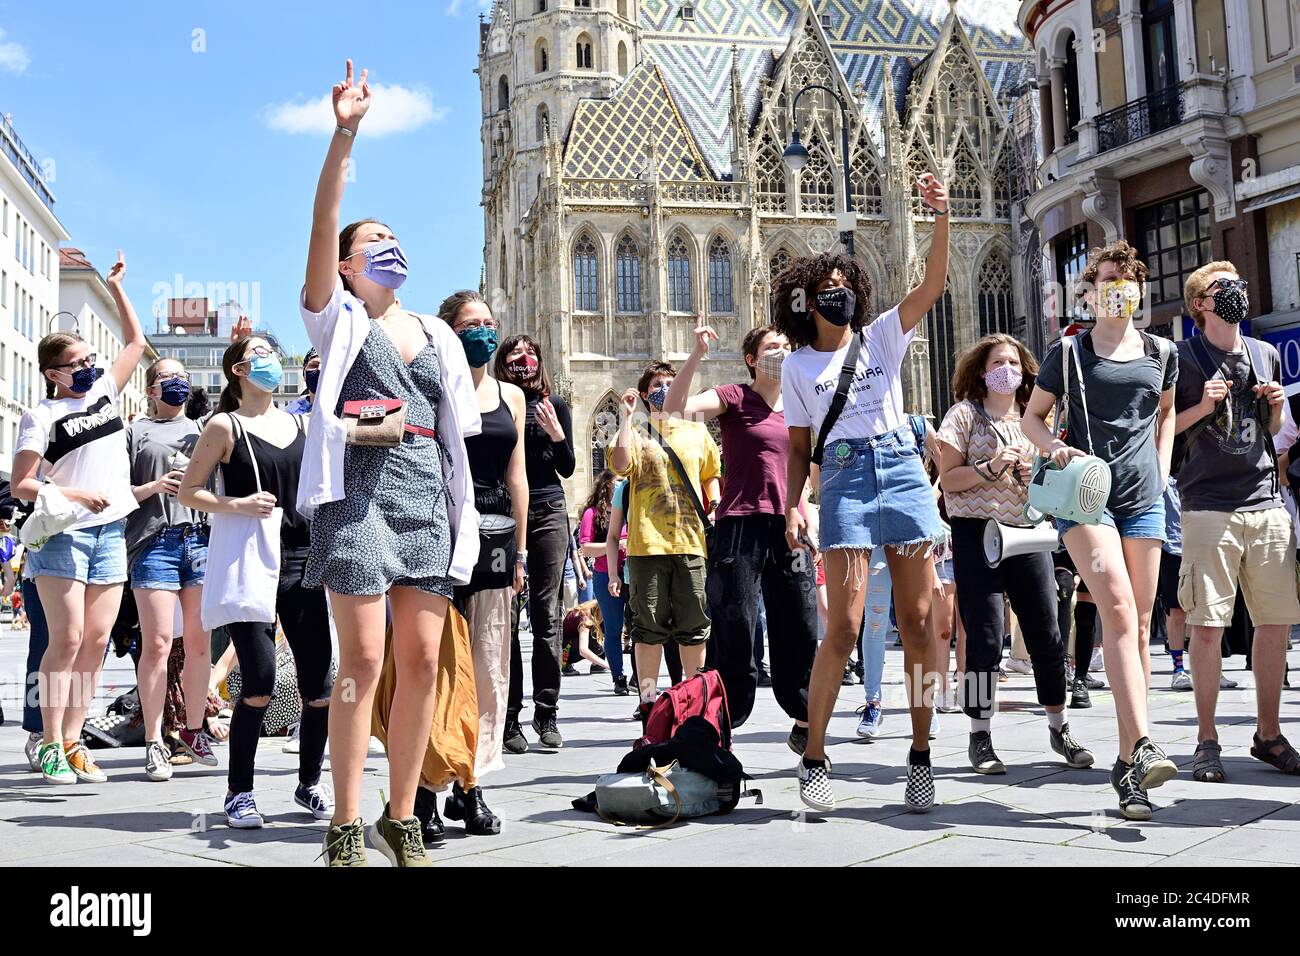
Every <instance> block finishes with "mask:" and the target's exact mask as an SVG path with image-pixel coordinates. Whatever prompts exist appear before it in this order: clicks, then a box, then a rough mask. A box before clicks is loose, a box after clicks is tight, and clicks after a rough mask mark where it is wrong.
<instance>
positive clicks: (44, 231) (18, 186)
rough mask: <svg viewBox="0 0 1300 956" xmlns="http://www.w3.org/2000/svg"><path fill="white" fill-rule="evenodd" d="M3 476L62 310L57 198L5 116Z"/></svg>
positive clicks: (0, 339)
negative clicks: (43, 345) (44, 342)
mask: <svg viewBox="0 0 1300 956" xmlns="http://www.w3.org/2000/svg"><path fill="white" fill-rule="evenodd" d="M0 154H3V155H0V477H3V478H4V479H5V480H8V478H9V474H10V469H11V467H12V463H13V451H14V445H15V444H16V443H17V439H18V421H19V419H20V418H21V417H22V414H23V412H24V411H25V410H26V409H27V408H28V407H29V406H30V405H32V404H33V403H34V402H36V401H39V400H40V398H41V397H42V395H43V391H42V387H41V382H40V375H39V373H38V372H37V368H36V343H37V342H38V341H40V338H41V336H42V335H44V334H45V330H46V328H47V327H48V326H49V324H50V322H51V320H52V319H53V317H54V315H55V314H56V313H57V312H58V311H59V260H58V248H59V243H61V242H64V241H66V240H67V238H68V233H67V231H66V230H64V228H63V226H62V225H61V224H60V223H59V220H58V218H57V217H56V216H55V215H54V194H53V193H52V192H51V191H50V188H49V186H48V184H47V183H46V182H45V179H44V178H43V177H42V175H41V168H40V165H39V163H38V162H37V161H36V158H35V157H34V156H33V155H32V154H31V151H30V150H28V149H27V147H26V146H24V145H23V141H22V140H21V139H19V138H18V133H17V132H16V131H15V129H14V127H13V124H12V123H11V122H10V121H9V119H8V117H3V118H0Z"/></svg>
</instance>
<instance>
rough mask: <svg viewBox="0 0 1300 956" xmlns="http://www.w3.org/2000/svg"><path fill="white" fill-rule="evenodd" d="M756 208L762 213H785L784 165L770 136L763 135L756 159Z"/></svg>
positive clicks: (779, 151)
mask: <svg viewBox="0 0 1300 956" xmlns="http://www.w3.org/2000/svg"><path fill="white" fill-rule="evenodd" d="M756 165H757V173H758V175H757V184H758V188H757V192H758V208H759V209H760V210H761V211H763V212H785V206H786V203H785V163H784V162H783V161H782V159H781V150H779V149H777V147H776V143H775V142H773V140H772V136H771V134H764V136H763V139H762V142H760V143H759V146H758V158H757V163H756Z"/></svg>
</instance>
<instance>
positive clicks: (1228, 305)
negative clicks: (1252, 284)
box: [1214, 288, 1250, 325]
mask: <svg viewBox="0 0 1300 956" xmlns="http://www.w3.org/2000/svg"><path fill="white" fill-rule="evenodd" d="M1249 306H1250V300H1249V299H1247V298H1246V290H1245V289H1235V288H1234V289H1219V290H1217V291H1216V292H1215V293H1214V314H1215V315H1217V316H1218V317H1219V318H1221V319H1223V321H1224V322H1228V323H1230V324H1231V325H1236V324H1237V323H1239V322H1240V321H1241V320H1242V319H1244V318H1245V317H1246V310H1247V308H1249Z"/></svg>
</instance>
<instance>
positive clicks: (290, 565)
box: [226, 549, 334, 793]
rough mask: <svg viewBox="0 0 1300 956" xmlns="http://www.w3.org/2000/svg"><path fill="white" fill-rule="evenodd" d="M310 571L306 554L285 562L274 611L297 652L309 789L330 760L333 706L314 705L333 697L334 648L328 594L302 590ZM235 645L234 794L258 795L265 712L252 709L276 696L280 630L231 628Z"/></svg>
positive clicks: (302, 779) (301, 771) (304, 776)
mask: <svg viewBox="0 0 1300 956" xmlns="http://www.w3.org/2000/svg"><path fill="white" fill-rule="evenodd" d="M306 567H307V551H306V549H303V550H299V551H286V552H284V553H283V554H282V556H281V559H280V586H279V591H278V593H277V594H276V599H275V610H276V614H278V615H279V618H280V626H281V627H283V628H284V636H285V639H286V640H287V641H288V642H289V649H290V650H291V651H293V661H294V667H295V668H296V669H297V671H298V693H299V694H301V695H302V705H303V706H302V724H301V727H300V730H299V734H298V739H299V750H298V781H299V783H302V784H305V785H307V786H310V785H311V784H314V783H317V782H318V781H319V780H320V775H321V764H322V763H323V762H324V760H325V738H326V728H327V725H328V721H329V706H328V705H326V706H324V707H311V706H309V704H310V703H311V701H314V700H321V699H322V698H325V697H328V696H329V694H330V691H331V690H332V688H331V687H330V664H331V663H332V662H333V657H334V648H333V646H332V645H331V643H330V622H329V611H328V609H327V608H326V605H325V592H324V591H323V590H321V589H319V588H317V589H314V590H313V589H309V588H305V587H303V584H302V576H303V572H304V571H305V570H306ZM226 630H227V632H228V633H229V634H230V640H231V642H232V643H233V644H234V645H235V654H236V656H237V657H238V659H239V676H240V679H241V682H242V683H241V686H240V700H239V701H237V702H236V705H235V713H234V716H233V717H232V719H231V722H230V771H229V786H230V792H231V793H243V792H246V791H249V790H252V789H253V765H254V761H255V759H256V757H257V741H258V737H259V736H260V735H261V730H262V715H263V713H265V711H266V707H265V706H262V707H252V706H250V705H249V704H247V703H246V701H247V700H248V698H250V697H273V696H274V695H275V625H274V624H264V623H260V622H248V623H237V624H230V625H227V627H226Z"/></svg>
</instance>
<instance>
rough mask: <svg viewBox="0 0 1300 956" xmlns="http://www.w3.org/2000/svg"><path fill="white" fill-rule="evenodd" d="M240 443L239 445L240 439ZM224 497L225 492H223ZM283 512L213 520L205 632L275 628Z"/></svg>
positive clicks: (252, 458)
mask: <svg viewBox="0 0 1300 956" xmlns="http://www.w3.org/2000/svg"><path fill="white" fill-rule="evenodd" d="M230 421H231V423H232V424H234V425H235V427H236V428H237V429H238V430H239V431H240V432H242V433H243V438H244V444H245V446H247V448H248V458H249V461H251V462H252V463H253V477H254V479H255V480H256V481H257V490H258V491H259V492H260V491H261V490H262V475H261V472H260V470H259V469H258V467H257V457H256V456H255V455H254V454H253V443H252V442H251V441H249V440H248V431H247V430H246V429H245V428H243V426H241V425H239V424H238V423H237V422H236V419H235V416H234V415H231V416H230ZM235 440H236V441H238V440H239V439H238V438H236V439H235ZM223 492H224V488H223ZM283 515H284V509H283V508H280V507H276V508H272V509H271V513H270V514H269V515H267V516H266V517H265V518H253V517H249V516H248V515H240V514H222V513H217V514H213V515H212V516H211V517H210V518H209V519H208V520H209V523H210V524H211V532H210V534H209V537H208V570H207V576H206V578H205V579H204V581H203V604H202V609H201V611H202V615H203V628H204V630H208V631H210V630H212V629H213V628H217V627H221V626H222V625H224V624H234V623H240V622H259V623H263V624H274V623H275V597H276V591H277V590H278V588H279V584H280V525H281V521H282V520H283Z"/></svg>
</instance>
